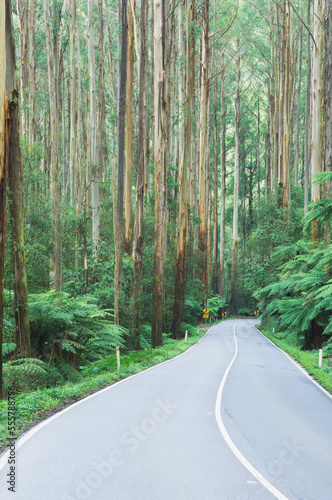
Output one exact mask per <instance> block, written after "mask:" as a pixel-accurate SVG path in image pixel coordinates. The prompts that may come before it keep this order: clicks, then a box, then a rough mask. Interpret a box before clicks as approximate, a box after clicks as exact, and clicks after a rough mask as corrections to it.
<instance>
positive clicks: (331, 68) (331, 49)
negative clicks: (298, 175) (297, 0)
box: [323, 0, 332, 248]
mask: <svg viewBox="0 0 332 500" xmlns="http://www.w3.org/2000/svg"><path fill="white" fill-rule="evenodd" d="M331 25H332V1H331V0H325V22H324V26H325V62H324V70H325V71H324V117H325V124H324V130H325V158H324V160H325V162H324V170H325V171H326V172H331V171H332V37H331ZM331 184H332V182H331V181H327V182H325V183H324V187H323V189H324V198H325V199H330V198H331V194H332V193H331ZM330 244H331V221H326V222H325V225H324V247H325V248H328V246H329V245H330Z"/></svg>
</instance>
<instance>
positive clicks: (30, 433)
mask: <svg viewBox="0 0 332 500" xmlns="http://www.w3.org/2000/svg"><path fill="white" fill-rule="evenodd" d="M214 326H217V325H212V326H210V328H209V329H208V330H207V331H206V332H205V335H203V337H202V338H201V339H199V340H198V341H197V342H196V343H195V344H193V345H192V346H190V347H189V348H188V349H186V350H185V351H183V352H181V353H180V354H178V355H177V356H174V358H169V359H166V360H165V361H162V362H161V363H158V364H156V365H153V366H150V367H149V368H146V369H145V370H142V371H141V372H138V373H134V374H133V375H129V377H125V378H123V379H121V380H118V381H117V382H114V384H111V385H109V386H107V387H104V388H103V389H100V390H99V391H96V392H94V393H92V394H90V395H89V396H86V397H85V398H82V399H80V400H79V401H76V403H73V404H72V405H70V406H67V408H64V409H63V410H60V411H58V412H57V413H55V414H54V415H52V416H51V417H49V418H46V419H45V420H43V421H42V422H40V423H39V424H37V425H35V426H34V427H32V428H31V429H30V430H28V431H27V432H26V433H25V434H23V435H22V436H21V437H20V438H19V439H18V440H17V441H15V449H16V450H18V449H19V448H20V447H21V446H22V445H23V444H24V443H25V442H26V441H27V440H28V439H30V438H31V437H32V436H33V435H34V434H36V432H38V431H39V430H40V429H42V428H43V427H45V425H47V424H49V423H50V422H52V421H53V420H55V419H56V418H58V417H59V416H60V415H62V414H63V413H66V412H67V411H69V410H71V409H72V408H74V406H77V405H79V404H81V403H83V402H84V401H87V400H88V399H90V398H93V397H94V396H97V394H101V393H102V392H105V391H108V390H110V389H112V388H113V387H115V386H117V385H119V384H121V383H123V382H125V381H126V380H129V379H131V378H133V377H137V375H141V374H142V373H145V372H147V371H149V370H152V369H153V368H156V367H157V366H161V365H163V364H165V363H169V362H170V361H173V360H174V359H177V358H179V357H180V356H183V355H184V354H186V353H187V352H189V351H190V350H191V349H193V348H194V347H195V346H197V345H198V344H199V343H200V342H201V341H202V340H203V339H204V338H205V337H206V336H207V334H208V333H209V331H210V330H211V328H213V327H214ZM9 453H10V450H7V451H5V452H4V454H3V455H1V457H0V472H1V471H2V469H3V468H4V466H5V465H6V464H7V463H8V457H9Z"/></svg>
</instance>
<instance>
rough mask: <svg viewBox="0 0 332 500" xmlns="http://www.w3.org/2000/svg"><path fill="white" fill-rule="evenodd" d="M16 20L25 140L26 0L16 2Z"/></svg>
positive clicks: (26, 81)
mask: <svg viewBox="0 0 332 500" xmlns="http://www.w3.org/2000/svg"><path fill="white" fill-rule="evenodd" d="M17 14H18V15H17V18H18V28H19V35H20V36H19V50H20V90H21V92H20V95H21V105H22V113H21V134H22V138H25V135H26V128H27V111H26V90H27V86H28V72H27V66H28V65H27V58H28V4H27V0H17Z"/></svg>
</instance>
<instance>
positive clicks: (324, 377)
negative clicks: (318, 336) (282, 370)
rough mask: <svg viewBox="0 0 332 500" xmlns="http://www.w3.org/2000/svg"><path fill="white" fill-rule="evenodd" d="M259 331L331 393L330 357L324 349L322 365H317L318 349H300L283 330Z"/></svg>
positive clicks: (331, 371) (331, 369)
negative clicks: (273, 331) (279, 331)
mask: <svg viewBox="0 0 332 500" xmlns="http://www.w3.org/2000/svg"><path fill="white" fill-rule="evenodd" d="M261 331H262V333H263V335H265V336H266V337H267V338H268V339H270V340H272V342H273V343H274V344H276V345H277V346H278V347H280V349H282V350H283V351H285V352H286V353H287V354H289V355H290V356H291V357H292V358H293V359H295V360H296V361H297V362H298V363H300V364H301V365H302V366H303V368H304V369H305V370H306V371H307V372H308V373H309V375H311V376H312V377H313V378H314V379H315V380H316V381H317V382H318V383H319V384H320V385H321V386H322V387H324V389H326V390H327V391H329V392H330V393H331V394H332V358H331V357H329V356H327V355H324V349H323V361H322V366H321V367H319V366H318V350H317V351H315V350H312V351H302V350H301V348H300V347H298V346H296V345H294V339H293V338H289V337H287V335H286V334H285V333H284V332H281V333H278V332H276V333H271V332H269V331H265V330H261Z"/></svg>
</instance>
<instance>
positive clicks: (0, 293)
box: [0, 0, 24, 399]
mask: <svg viewBox="0 0 332 500" xmlns="http://www.w3.org/2000/svg"><path fill="white" fill-rule="evenodd" d="M15 101H16V102H15ZM12 104H13V105H14V106H16V110H17V87H16V68H15V42H14V37H13V29H12V9H11V2H10V0H6V1H5V2H1V4H0V399H2V398H3V396H4V394H3V387H2V340H3V337H2V332H3V299H4V274H5V260H6V241H7V209H6V185H7V174H8V171H9V161H10V150H9V147H10V132H11V128H13V132H14V133H13V138H12V139H15V143H16V140H17V139H18V116H16V122H15V124H14V127H11V125H12V124H11V121H10V120H11V118H13V116H11V114H10V110H9V105H12ZM15 126H16V127H17V130H16V131H15V130H14V129H15ZM13 145H14V144H12V146H13ZM22 208H23V207H22ZM22 213H23V210H22ZM23 307H24V306H23Z"/></svg>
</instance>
